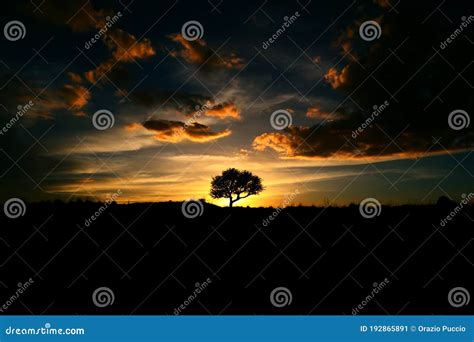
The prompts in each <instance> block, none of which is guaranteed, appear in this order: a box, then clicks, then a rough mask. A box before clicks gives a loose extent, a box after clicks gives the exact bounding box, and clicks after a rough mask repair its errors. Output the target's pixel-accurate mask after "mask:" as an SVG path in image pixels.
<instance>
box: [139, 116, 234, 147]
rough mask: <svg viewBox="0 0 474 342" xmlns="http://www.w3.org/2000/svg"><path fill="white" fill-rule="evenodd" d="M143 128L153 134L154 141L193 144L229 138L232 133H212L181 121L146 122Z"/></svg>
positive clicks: (205, 128)
mask: <svg viewBox="0 0 474 342" xmlns="http://www.w3.org/2000/svg"><path fill="white" fill-rule="evenodd" d="M143 127H145V128H146V129H148V130H150V131H153V132H154V133H155V139H157V140H160V141H167V142H172V143H178V142H181V141H183V140H189V141H193V142H200V143H202V142H208V141H212V140H216V139H220V138H224V137H227V136H229V135H230V134H231V133H232V132H231V131H230V130H229V129H225V130H224V131H221V132H213V131H211V129H210V128H209V127H208V126H205V125H202V124H199V123H197V122H194V123H192V124H185V123H184V122H181V121H169V120H148V121H145V122H144V123H143Z"/></svg>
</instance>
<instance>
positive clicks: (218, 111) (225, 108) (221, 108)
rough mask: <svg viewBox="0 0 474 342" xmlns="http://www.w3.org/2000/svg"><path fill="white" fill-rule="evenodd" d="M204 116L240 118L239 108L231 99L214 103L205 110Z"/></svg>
mask: <svg viewBox="0 0 474 342" xmlns="http://www.w3.org/2000/svg"><path fill="white" fill-rule="evenodd" d="M205 115H206V116H212V117H216V118H220V119H222V118H227V117H229V118H232V119H236V120H238V119H240V118H241V117H240V109H239V108H237V106H236V105H235V103H233V102H232V101H227V102H222V103H219V104H217V105H214V106H213V107H211V108H210V109H208V110H206V114H205Z"/></svg>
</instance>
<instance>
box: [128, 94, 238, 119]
mask: <svg viewBox="0 0 474 342" xmlns="http://www.w3.org/2000/svg"><path fill="white" fill-rule="evenodd" d="M129 98H130V99H131V101H132V103H133V104H134V105H139V106H142V107H145V108H149V109H157V107H158V108H159V109H165V108H171V109H175V110H176V111H177V112H179V113H180V114H183V115H185V116H194V115H198V116H207V117H214V118H218V119H227V118H230V119H234V120H239V119H241V116H240V112H241V111H240V109H239V108H238V106H237V104H236V103H235V102H234V101H233V100H226V101H222V102H217V101H216V100H215V99H214V98H212V97H210V96H205V95H200V94H195V93H186V92H171V91H168V90H163V89H142V90H137V91H135V92H133V93H132V94H130V95H129Z"/></svg>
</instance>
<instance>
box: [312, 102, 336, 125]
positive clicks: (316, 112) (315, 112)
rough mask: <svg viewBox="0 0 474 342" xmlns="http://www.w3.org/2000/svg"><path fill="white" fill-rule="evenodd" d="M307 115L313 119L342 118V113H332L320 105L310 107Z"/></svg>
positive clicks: (328, 119) (329, 119)
mask: <svg viewBox="0 0 474 342" xmlns="http://www.w3.org/2000/svg"><path fill="white" fill-rule="evenodd" d="M306 117H308V118H311V119H319V120H324V121H326V120H327V121H332V120H339V119H341V118H342V115H341V114H340V113H336V112H333V113H330V112H326V111H323V110H322V109H321V107H320V106H319V105H318V106H312V107H309V108H308V110H307V111H306Z"/></svg>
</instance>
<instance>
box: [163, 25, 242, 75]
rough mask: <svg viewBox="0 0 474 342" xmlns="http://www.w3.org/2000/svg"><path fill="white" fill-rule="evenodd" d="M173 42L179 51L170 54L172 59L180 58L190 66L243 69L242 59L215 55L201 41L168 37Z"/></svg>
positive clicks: (174, 36)
mask: <svg viewBox="0 0 474 342" xmlns="http://www.w3.org/2000/svg"><path fill="white" fill-rule="evenodd" d="M168 37H169V38H170V39H171V40H172V41H173V42H176V43H178V44H179V45H180V46H181V49H180V50H174V51H172V52H171V56H173V57H181V58H183V59H184V60H185V61H186V62H188V63H190V64H197V65H200V66H203V68H207V69H210V68H224V69H234V68H236V69H240V68H242V67H243V59H242V58H240V57H237V56H236V55H235V54H231V55H230V56H224V55H222V54H220V53H219V54H216V53H214V51H213V50H212V49H211V48H209V47H208V46H207V43H206V42H205V41H204V40H202V39H197V40H194V41H188V40H186V39H184V38H183V36H182V35H181V34H178V33H175V34H171V35H169V36H168Z"/></svg>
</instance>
